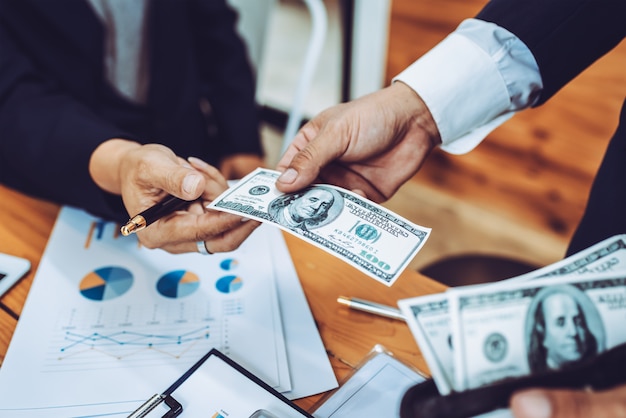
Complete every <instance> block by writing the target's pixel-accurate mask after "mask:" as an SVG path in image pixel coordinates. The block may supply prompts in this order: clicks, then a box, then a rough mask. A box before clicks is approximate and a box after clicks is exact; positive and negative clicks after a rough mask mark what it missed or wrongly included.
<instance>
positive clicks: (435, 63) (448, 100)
mask: <svg viewBox="0 0 626 418" xmlns="http://www.w3.org/2000/svg"><path fill="white" fill-rule="evenodd" d="M393 81H401V82H403V83H405V84H407V85H408V86H409V87H411V88H412V89H413V90H415V92H417V94H419V96H420V97H421V98H422V100H424V102H425V103H426V105H427V106H428V109H429V110H430V112H431V114H432V115H433V118H434V120H435V123H436V124H437V127H438V128H439V133H440V134H441V140H442V144H441V148H442V149H443V150H445V151H447V152H449V153H451V154H464V153H467V152H469V151H471V150H472V149H474V148H475V147H476V146H477V145H478V144H479V143H480V142H481V141H482V140H483V139H484V138H485V137H486V136H487V135H488V134H489V133H490V132H491V131H493V130H494V129H495V128H497V127H498V126H500V125H501V124H502V123H504V122H505V121H507V120H508V119H509V118H510V117H511V116H513V115H514V114H515V112H517V111H519V110H522V109H525V108H528V107H530V106H532V105H533V104H534V103H535V102H536V100H537V98H538V96H539V93H540V92H541V89H542V88H543V84H542V81H541V75H540V73H539V67H538V66H537V63H536V61H535V59H534V57H533V55H532V53H531V52H530V50H529V49H528V47H526V45H524V43H523V42H522V41H521V40H519V39H518V38H517V37H516V36H515V35H513V34H512V33H511V32H509V31H507V30H506V29H504V28H501V27H499V26H497V25H495V24H493V23H489V22H485V21H482V20H478V19H467V20H465V21H463V22H462V23H461V24H460V25H459V27H458V28H457V29H456V30H455V31H454V32H453V33H451V34H450V35H448V36H447V37H446V38H445V39H444V40H443V41H441V42H440V43H439V44H438V45H436V46H435V47H434V48H433V49H432V50H430V51H429V52H427V53H426V54H425V55H423V56H422V57H421V58H420V59H418V60H417V61H415V62H414V63H413V64H411V65H410V66H409V67H407V68H406V69H405V70H404V71H402V72H401V73H400V74H398V76H396V77H395V78H394V79H393Z"/></svg>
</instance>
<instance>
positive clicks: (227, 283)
mask: <svg viewBox="0 0 626 418" xmlns="http://www.w3.org/2000/svg"><path fill="white" fill-rule="evenodd" d="M241 286H243V280H241V278H240V277H238V276H224V277H221V278H220V279H219V280H218V281H217V282H216V283H215V288H216V289H217V290H218V291H220V292H222V293H232V292H236V291H237V290H239V289H241Z"/></svg>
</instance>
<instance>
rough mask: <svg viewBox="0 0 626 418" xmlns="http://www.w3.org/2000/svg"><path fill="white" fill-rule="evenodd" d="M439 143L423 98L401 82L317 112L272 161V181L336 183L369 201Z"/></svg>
mask: <svg viewBox="0 0 626 418" xmlns="http://www.w3.org/2000/svg"><path fill="white" fill-rule="evenodd" d="M439 143H440V139H439V132H438V131H437V127H436V125H435V123H434V121H433V119H432V116H431V115H430V112H429V111H428V109H427V107H426V105H425V104H424V102H423V101H422V100H421V99H420V98H419V96H418V95H417V94H416V93H415V92H414V91H413V90H411V89H410V88H409V87H408V86H406V85H405V84H403V83H399V82H398V83H394V84H393V85H391V86H390V87H387V88H385V89H382V90H380V91H377V92H375V93H372V94H370V95H367V96H365V97H363V98H360V99H357V100H354V101H352V102H349V103H344V104H340V105H337V106H334V107H331V108H330V109H327V110H325V111H323V112H322V113H320V114H319V115H318V116H316V117H315V118H313V119H312V120H310V121H309V122H308V123H307V124H306V125H304V126H303V127H302V128H301V129H300V131H299V132H298V133H297V135H296V137H295V138H294V140H293V141H292V143H291V144H290V146H289V147H288V149H287V151H286V152H285V154H284V155H283V156H282V157H281V159H280V161H279V162H278V166H277V169H278V170H279V171H282V172H283V173H282V175H281V176H280V177H279V179H278V181H277V183H276V186H277V188H278V189H279V190H280V191H282V192H294V191H296V190H299V189H302V188H304V187H306V186H308V185H309V184H311V183H313V182H322V183H330V184H336V185H338V186H341V187H344V188H346V189H351V190H354V191H357V192H359V193H361V194H364V195H365V196H366V197H368V198H369V199H371V200H374V201H376V202H382V201H384V200H387V199H389V198H390V197H391V196H392V195H393V194H394V193H395V192H396V191H397V190H398V189H399V188H400V186H401V185H402V184H404V183H405V182H406V181H407V180H409V179H410V178H411V177H412V176H413V175H414V174H415V173H416V172H417V171H418V170H419V168H420V167H421V165H422V163H423V162H424V160H425V159H426V157H427V156H428V154H429V153H430V151H431V150H432V149H433V148H434V147H435V146H436V145H438V144H439Z"/></svg>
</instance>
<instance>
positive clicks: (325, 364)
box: [259, 225, 337, 399]
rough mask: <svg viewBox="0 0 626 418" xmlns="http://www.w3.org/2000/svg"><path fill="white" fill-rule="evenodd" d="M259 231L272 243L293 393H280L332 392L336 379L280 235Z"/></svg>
mask: <svg viewBox="0 0 626 418" xmlns="http://www.w3.org/2000/svg"><path fill="white" fill-rule="evenodd" d="M259 229H265V231H264V234H265V236H266V237H267V239H268V242H271V243H272V258H273V260H274V270H275V271H276V282H277V285H278V299H279V300H280V310H281V316H282V318H283V329H284V332H285V337H286V338H287V360H288V362H289V371H290V375H291V386H292V389H291V390H290V391H288V392H283V395H285V396H286V397H287V398H289V399H298V398H303V397H305V396H310V395H314V394H317V393H321V392H326V391H328V390H331V389H334V388H336V387H337V378H336V377H335V373H334V372H333V368H332V366H331V365H330V362H329V360H328V354H326V349H325V348H324V344H323V343H322V339H321V337H320V334H319V332H318V331H317V326H316V325H315V320H314V319H313V314H311V310H310V309H309V304H308V303H307V300H306V296H305V295H304V291H303V290H302V286H301V285H300V280H299V279H298V275H297V273H296V269H295V267H294V265H293V262H292V261H291V256H290V255H289V251H288V249H287V245H286V244H285V240H284V239H283V237H282V233H281V232H280V230H278V229H277V228H274V227H273V226H271V225H261V226H260V227H259Z"/></svg>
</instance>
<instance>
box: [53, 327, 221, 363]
mask: <svg viewBox="0 0 626 418" xmlns="http://www.w3.org/2000/svg"><path fill="white" fill-rule="evenodd" d="M209 328H210V327H209V326H206V327H202V328H199V329H196V330H192V331H189V332H186V333H183V334H178V335H176V334H147V333H143V332H134V331H116V332H113V333H111V334H108V335H107V334H102V333H99V332H94V333H91V334H90V335H83V334H80V333H75V332H69V331H68V332H66V334H65V339H66V340H67V341H68V343H69V344H68V345H67V346H65V347H61V349H60V351H61V353H64V354H66V355H65V356H63V355H61V356H59V360H62V359H64V358H68V357H69V356H72V355H74V354H75V353H77V352H82V351H84V349H91V350H99V351H100V352H102V353H104V354H107V355H110V354H109V353H110V352H109V351H107V349H109V350H111V351H112V350H115V349H120V348H131V349H132V351H129V352H128V353H127V354H124V355H122V354H118V355H116V356H115V357H116V358H118V359H122V358H125V357H128V356H130V355H134V354H137V352H140V351H142V350H141V349H144V350H151V349H152V350H158V351H159V352H162V353H163V354H167V355H170V356H172V357H176V358H179V357H180V354H179V355H175V354H172V353H171V352H170V351H166V350H165V349H160V348H161V347H162V348H170V347H180V346H185V347H186V346H188V345H189V343H193V342H196V341H198V340H203V339H208V338H209V336H210V334H209Z"/></svg>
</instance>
